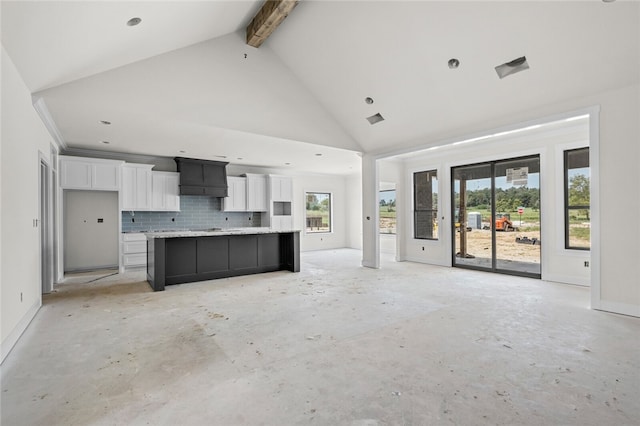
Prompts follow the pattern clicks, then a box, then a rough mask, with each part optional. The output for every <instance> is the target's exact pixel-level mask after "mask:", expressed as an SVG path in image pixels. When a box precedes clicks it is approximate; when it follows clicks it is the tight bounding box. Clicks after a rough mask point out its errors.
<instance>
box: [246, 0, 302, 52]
mask: <svg viewBox="0 0 640 426" xmlns="http://www.w3.org/2000/svg"><path fill="white" fill-rule="evenodd" d="M298 1H299V0H266V1H265V2H264V4H263V5H262V8H261V9H260V10H259V11H258V13H256V16H254V17H253V19H252V20H251V22H250V23H249V25H247V44H248V45H249V46H253V47H260V45H262V43H264V41H265V40H266V39H267V38H268V37H269V36H270V35H271V33H273V32H274V31H275V30H276V28H278V25H280V24H281V23H282V21H284V18H286V17H287V16H288V15H289V13H291V11H292V10H293V8H294V7H296V5H297V4H298Z"/></svg>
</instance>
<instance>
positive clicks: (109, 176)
mask: <svg viewBox="0 0 640 426" xmlns="http://www.w3.org/2000/svg"><path fill="white" fill-rule="evenodd" d="M58 158H59V159H60V186H61V187H62V189H85V190H94V191H118V190H119V189H120V167H121V166H122V164H123V162H122V161H117V160H103V159H98V158H85V157H69V156H62V155H61V156H60V157H58Z"/></svg>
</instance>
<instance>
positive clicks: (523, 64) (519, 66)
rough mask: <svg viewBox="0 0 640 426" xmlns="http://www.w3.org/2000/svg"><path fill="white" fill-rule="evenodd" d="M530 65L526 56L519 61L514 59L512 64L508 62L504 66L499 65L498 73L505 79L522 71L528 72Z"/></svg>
mask: <svg viewBox="0 0 640 426" xmlns="http://www.w3.org/2000/svg"><path fill="white" fill-rule="evenodd" d="M528 69H529V64H528V63H527V58H526V56H521V57H519V58H517V59H514V60H513V61H511V62H506V63H504V64H502V65H498V66H497V67H496V72H497V73H498V77H500V78H501V79H502V78H505V77H506V76H508V75H511V74H515V73H517V72H520V71H524V70H528Z"/></svg>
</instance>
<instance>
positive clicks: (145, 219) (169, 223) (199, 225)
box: [122, 195, 261, 232]
mask: <svg viewBox="0 0 640 426" xmlns="http://www.w3.org/2000/svg"><path fill="white" fill-rule="evenodd" d="M221 208H222V199H221V198H213V197H203V196H193V195H181V196H180V211H179V212H147V211H136V212H129V211H123V212H122V232H149V231H169V230H170V231H185V230H202V229H210V228H223V229H225V228H240V227H250V226H261V223H260V217H261V214H260V213H244V212H223V211H221ZM132 219H133V221H132Z"/></svg>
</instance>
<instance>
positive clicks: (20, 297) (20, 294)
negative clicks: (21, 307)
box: [20, 292, 22, 302]
mask: <svg viewBox="0 0 640 426" xmlns="http://www.w3.org/2000/svg"><path fill="white" fill-rule="evenodd" d="M20 301H21V302H22V292H20Z"/></svg>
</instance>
